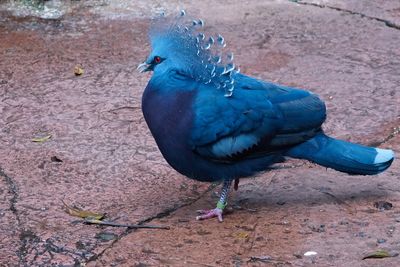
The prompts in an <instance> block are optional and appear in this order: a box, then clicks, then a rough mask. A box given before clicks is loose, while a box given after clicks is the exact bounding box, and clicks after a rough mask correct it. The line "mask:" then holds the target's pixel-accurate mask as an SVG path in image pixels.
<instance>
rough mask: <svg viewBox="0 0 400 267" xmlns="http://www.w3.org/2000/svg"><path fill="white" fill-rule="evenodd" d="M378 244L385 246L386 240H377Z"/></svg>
mask: <svg viewBox="0 0 400 267" xmlns="http://www.w3.org/2000/svg"><path fill="white" fill-rule="evenodd" d="M376 242H378V244H383V243H385V242H386V239H384V238H380V239H378V240H376Z"/></svg>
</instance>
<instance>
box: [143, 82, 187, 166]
mask: <svg viewBox="0 0 400 267" xmlns="http://www.w3.org/2000/svg"><path fill="white" fill-rule="evenodd" d="M193 98H194V93H193V91H182V92H180V91H178V92H173V93H167V92H160V91H155V90H151V88H149V87H147V88H146V90H145V92H144V93H143V98H142V110H143V115H144V118H145V120H146V123H147V125H148V126H149V129H150V131H151V133H152V135H153V137H154V139H155V141H156V143H157V145H158V147H159V149H160V151H161V153H162V154H163V156H164V158H165V159H166V160H167V161H168V162H169V163H170V165H172V166H173V167H175V166H174V165H176V164H177V162H180V161H181V159H182V157H185V156H186V157H188V156H190V154H191V153H192V151H191V149H190V147H189V142H188V140H189V136H190V131H191V128H192V123H193V110H192V103H193Z"/></svg>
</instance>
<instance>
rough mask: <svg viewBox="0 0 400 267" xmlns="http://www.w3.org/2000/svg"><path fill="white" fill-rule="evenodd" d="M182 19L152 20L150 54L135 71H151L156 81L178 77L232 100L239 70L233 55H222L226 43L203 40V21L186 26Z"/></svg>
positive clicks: (218, 36) (217, 38) (181, 16)
mask: <svg viewBox="0 0 400 267" xmlns="http://www.w3.org/2000/svg"><path fill="white" fill-rule="evenodd" d="M184 15H185V12H184V11H181V13H180V15H179V16H178V17H174V18H169V17H165V16H162V17H159V18H157V19H155V20H154V22H153V24H152V27H151V29H150V33H149V37H150V42H151V47H152V51H151V53H150V55H149V56H148V57H147V59H146V60H145V61H144V62H143V63H141V64H140V65H139V66H138V70H139V71H140V72H145V71H153V72H154V73H153V76H155V77H157V76H161V75H165V74H167V75H168V73H179V74H180V75H183V76H185V77H187V78H190V79H193V80H195V81H196V82H200V83H204V84H211V85H214V86H215V88H217V89H223V90H222V91H224V92H225V96H227V97H229V96H231V95H232V92H233V89H234V77H235V75H236V74H237V73H238V72H239V69H238V68H235V65H234V64H233V54H232V53H224V52H223V48H224V47H225V45H226V44H225V39H224V38H223V37H222V36H221V35H220V34H218V35H216V36H214V37H213V36H210V37H208V38H206V36H205V34H204V33H203V32H201V29H202V28H203V26H204V21H203V20H201V19H198V20H191V21H190V23H189V24H188V23H187V19H186V18H185V16H184Z"/></svg>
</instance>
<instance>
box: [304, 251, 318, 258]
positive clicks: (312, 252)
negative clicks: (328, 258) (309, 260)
mask: <svg viewBox="0 0 400 267" xmlns="http://www.w3.org/2000/svg"><path fill="white" fill-rule="evenodd" d="M317 254H318V253H317V252H315V251H307V252H306V253H304V256H306V257H310V256H315V255H317Z"/></svg>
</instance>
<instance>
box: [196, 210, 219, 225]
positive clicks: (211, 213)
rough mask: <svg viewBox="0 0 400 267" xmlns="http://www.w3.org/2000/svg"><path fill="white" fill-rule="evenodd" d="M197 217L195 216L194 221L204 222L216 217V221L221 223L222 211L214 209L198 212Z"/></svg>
mask: <svg viewBox="0 0 400 267" xmlns="http://www.w3.org/2000/svg"><path fill="white" fill-rule="evenodd" d="M197 213H199V214H200V215H199V216H196V220H198V221H199V220H206V219H210V218H214V217H218V221H219V222H222V221H223V219H222V209H219V208H215V209H212V210H198V211H197Z"/></svg>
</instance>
